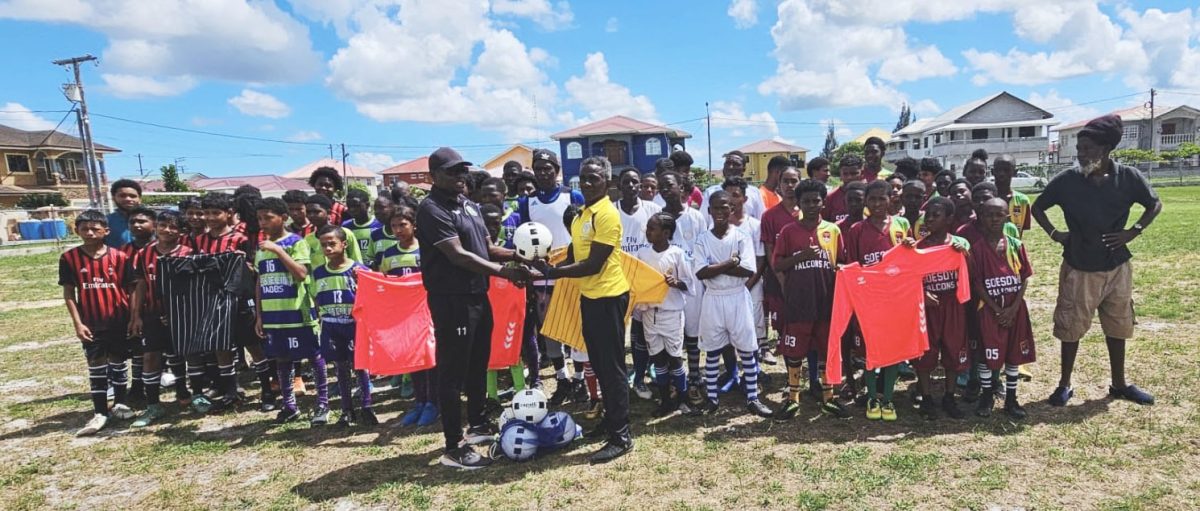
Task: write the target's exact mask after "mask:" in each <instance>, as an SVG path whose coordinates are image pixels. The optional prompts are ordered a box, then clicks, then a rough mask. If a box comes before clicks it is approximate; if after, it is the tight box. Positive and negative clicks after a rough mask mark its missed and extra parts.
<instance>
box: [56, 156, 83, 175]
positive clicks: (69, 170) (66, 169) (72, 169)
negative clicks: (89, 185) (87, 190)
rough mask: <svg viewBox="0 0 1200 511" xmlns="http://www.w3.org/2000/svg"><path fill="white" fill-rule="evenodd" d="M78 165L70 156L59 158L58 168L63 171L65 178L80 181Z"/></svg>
mask: <svg viewBox="0 0 1200 511" xmlns="http://www.w3.org/2000/svg"><path fill="white" fill-rule="evenodd" d="M76 165H77V164H76V163H75V160H73V159H70V158H60V159H59V160H58V169H59V171H61V172H62V176H63V179H66V180H67V181H79V171H78V169H77V167H76Z"/></svg>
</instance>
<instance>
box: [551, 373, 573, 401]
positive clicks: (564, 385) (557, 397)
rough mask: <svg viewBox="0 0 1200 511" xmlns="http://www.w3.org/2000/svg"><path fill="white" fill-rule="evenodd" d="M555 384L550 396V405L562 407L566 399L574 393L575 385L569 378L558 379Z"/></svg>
mask: <svg viewBox="0 0 1200 511" xmlns="http://www.w3.org/2000/svg"><path fill="white" fill-rule="evenodd" d="M555 382H556V383H557V385H555V386H554V394H551V395H550V405H551V406H562V404H563V403H564V402H566V400H567V398H568V397H570V396H571V394H572V393H574V392H575V385H574V384H573V383H572V380H571V379H569V378H559V379H557V380H555Z"/></svg>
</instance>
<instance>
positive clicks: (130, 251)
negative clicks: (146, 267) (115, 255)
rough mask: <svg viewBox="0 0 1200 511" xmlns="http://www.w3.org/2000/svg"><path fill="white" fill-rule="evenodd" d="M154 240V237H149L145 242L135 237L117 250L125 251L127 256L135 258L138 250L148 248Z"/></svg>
mask: <svg viewBox="0 0 1200 511" xmlns="http://www.w3.org/2000/svg"><path fill="white" fill-rule="evenodd" d="M153 242H154V238H150V239H147V240H146V241H145V243H138V240H136V239H135V240H133V241H130V242H129V243H126V244H124V245H121V248H118V249H117V250H120V251H121V252H124V253H125V257H128V258H130V259H133V256H135V255H137V253H138V252H141V251H142V249H143V248H146V247H147V246H149V245H150V244H151V243H153Z"/></svg>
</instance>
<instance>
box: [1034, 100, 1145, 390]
mask: <svg viewBox="0 0 1200 511" xmlns="http://www.w3.org/2000/svg"><path fill="white" fill-rule="evenodd" d="M1121 132H1122V127H1121V118H1120V117H1117V116H1115V115H1106V116H1103V117H1098V118H1096V119H1093V120H1091V121H1089V122H1088V123H1087V125H1086V126H1084V127H1083V129H1082V130H1081V131H1080V132H1079V137H1078V142H1077V143H1076V144H1075V149H1076V152H1077V153H1078V159H1079V164H1078V166H1076V167H1072V168H1070V169H1068V170H1066V171H1063V172H1062V173H1060V174H1058V175H1057V176H1054V178H1053V179H1051V180H1050V182H1049V183H1048V184H1047V185H1046V189H1045V190H1044V191H1043V192H1042V194H1041V195H1039V196H1038V198H1037V200H1036V201H1034V203H1033V208H1032V213H1033V218H1034V219H1036V220H1037V222H1038V225H1040V226H1042V229H1045V231H1046V232H1047V233H1048V234H1049V235H1050V239H1053V240H1054V241H1056V242H1058V243H1060V244H1062V245H1063V265H1062V269H1061V270H1060V271H1059V278H1058V303H1057V304H1056V305H1055V307H1054V336H1055V337H1057V338H1058V339H1059V340H1060V341H1062V376H1061V377H1060V379H1059V383H1058V388H1056V389H1054V393H1053V394H1051V395H1050V404H1051V405H1054V406H1063V405H1066V404H1067V401H1068V400H1070V399H1071V396H1072V395H1073V394H1074V390H1073V389H1072V388H1071V371H1072V370H1073V369H1074V367H1075V354H1076V353H1077V352H1078V350H1079V339H1081V338H1083V336H1084V334H1086V333H1087V331H1088V329H1089V328H1090V327H1091V324H1092V317H1093V316H1095V315H1096V313H1097V311H1098V312H1099V316H1100V326H1101V327H1102V328H1103V330H1104V338H1105V341H1106V342H1107V344H1108V359H1109V365H1110V367H1111V369H1112V386H1111V387H1109V395H1111V396H1113V397H1116V398H1119V399H1128V400H1130V401H1133V402H1135V403H1138V404H1144V405H1149V404H1154V397H1153V396H1151V395H1150V394H1148V393H1146V392H1144V391H1142V390H1141V389H1139V388H1137V387H1136V386H1134V385H1129V384H1127V383H1126V382H1125V341H1126V340H1127V339H1129V338H1130V337H1133V324H1134V313H1133V271H1132V269H1131V267H1130V264H1129V259H1130V258H1132V257H1133V255H1132V254H1131V253H1130V252H1129V248H1128V247H1127V245H1128V244H1129V242H1131V241H1133V240H1134V238H1137V237H1138V236H1139V235H1140V234H1141V233H1142V231H1143V230H1145V229H1146V228H1147V227H1149V226H1150V223H1151V222H1153V221H1154V218H1155V217H1156V216H1158V213H1159V212H1160V211H1162V201H1160V200H1159V199H1158V194H1156V193H1154V190H1153V189H1151V188H1150V182H1149V181H1147V180H1146V178H1145V177H1144V176H1143V175H1142V174H1141V172H1139V171H1138V170H1137V169H1136V168H1133V167H1130V166H1127V165H1121V164H1119V163H1115V162H1113V161H1112V160H1111V159H1109V153H1111V152H1112V150H1113V148H1115V147H1116V146H1117V144H1119V143H1120V142H1121ZM1135 203H1136V204H1141V205H1142V207H1143V208H1145V212H1144V213H1142V216H1141V218H1139V219H1138V221H1137V222H1135V223H1134V224H1133V225H1132V226H1131V227H1129V228H1126V227H1125V224H1126V222H1128V221H1129V209H1130V207H1131V206H1133V205H1134V204H1135ZM1054 206H1058V207H1059V208H1062V211H1063V217H1064V218H1065V219H1066V221H1067V230H1066V231H1060V230H1058V229H1057V228H1055V227H1054V225H1053V224H1052V223H1050V219H1049V218H1047V217H1046V210H1047V209H1049V208H1051V207H1054Z"/></svg>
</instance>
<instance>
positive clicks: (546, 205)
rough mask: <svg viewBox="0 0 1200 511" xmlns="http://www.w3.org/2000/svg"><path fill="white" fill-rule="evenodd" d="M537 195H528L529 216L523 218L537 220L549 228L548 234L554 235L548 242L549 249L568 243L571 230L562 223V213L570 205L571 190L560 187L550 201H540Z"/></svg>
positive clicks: (569, 242)
mask: <svg viewBox="0 0 1200 511" xmlns="http://www.w3.org/2000/svg"><path fill="white" fill-rule="evenodd" d="M538 195H540V194H533V195H531V196H529V199H528V204H529V218H525V219H523V220H525V221H531V222H537V223H539V224H542V225H544V226H546V228H547V229H549V230H550V234H551V235H552V236H554V239H553V240H552V241H551V242H550V250H554V249H557V248H562V247H565V246H567V245H570V244H571V231H570V230H568V229H567V226H565V225H563V213H566V212H567V207H568V206H570V205H571V190H570V189H569V188H562V189H560V190H559V192H558V196H557V197H555V198H554V200H552V201H550V202H542V200H541V199H540V198H539V197H538Z"/></svg>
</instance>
